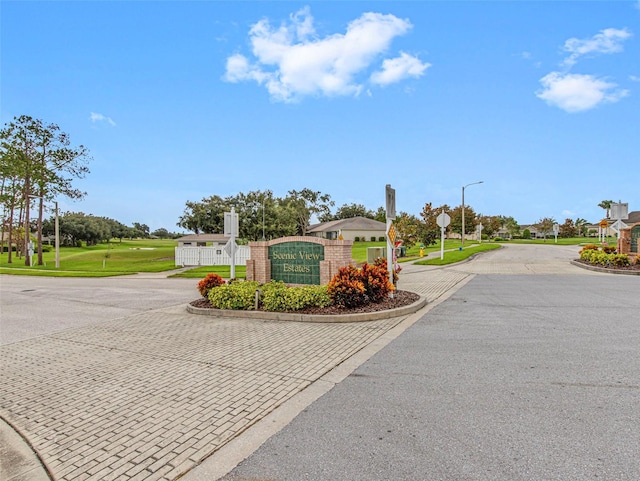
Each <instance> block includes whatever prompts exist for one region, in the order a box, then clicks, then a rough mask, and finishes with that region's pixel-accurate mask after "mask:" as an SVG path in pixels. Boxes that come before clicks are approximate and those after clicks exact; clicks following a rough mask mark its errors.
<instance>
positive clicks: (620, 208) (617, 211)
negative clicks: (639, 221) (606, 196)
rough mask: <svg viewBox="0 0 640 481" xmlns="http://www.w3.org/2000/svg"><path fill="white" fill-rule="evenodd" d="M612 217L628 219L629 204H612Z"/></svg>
mask: <svg viewBox="0 0 640 481" xmlns="http://www.w3.org/2000/svg"><path fill="white" fill-rule="evenodd" d="M611 218H612V219H621V220H627V219H628V218H629V204H626V203H625V204H623V203H621V202H620V203H618V204H611Z"/></svg>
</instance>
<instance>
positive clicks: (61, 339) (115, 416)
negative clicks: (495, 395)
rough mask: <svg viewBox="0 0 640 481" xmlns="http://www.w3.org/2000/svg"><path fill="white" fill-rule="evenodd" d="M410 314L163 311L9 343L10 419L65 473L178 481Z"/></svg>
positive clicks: (5, 397)
mask: <svg viewBox="0 0 640 481" xmlns="http://www.w3.org/2000/svg"><path fill="white" fill-rule="evenodd" d="M402 320H403V318H394V319H389V320H383V321H374V322H366V323H352V324H313V323H295V322H264V321H251V320H242V321H241V322H238V320H234V319H213V318H209V317H204V316H194V315H189V314H186V313H185V310H184V307H183V306H180V307H177V308H171V309H164V310H161V311H154V312H150V313H145V314H140V315H136V316H130V317H126V318H122V319H117V320H114V321H110V322H105V323H101V324H98V325H94V326H90V327H85V328H79V329H73V330H68V331H64V332H61V333H57V334H53V335H48V336H44V337H40V338H35V339H30V340H26V341H22V342H17V343H13V344H9V345H5V346H2V347H1V348H0V363H1V365H2V368H1V371H2V372H1V374H2V379H1V381H0V392H1V394H0V396H1V398H0V404H1V407H2V409H1V415H2V417H4V418H5V419H7V420H9V421H10V422H11V423H12V424H14V425H16V426H17V427H19V429H20V430H21V431H22V433H23V434H25V435H26V436H27V438H28V439H29V441H30V442H31V443H32V445H33V446H34V448H35V449H36V450H37V451H38V453H39V454H40V456H41V457H42V458H43V459H44V461H45V462H46V464H47V466H48V468H49V469H50V471H51V472H52V473H53V474H54V476H55V478H56V479H60V480H85V479H92V480H101V481H103V480H110V479H126V480H129V479H130V480H137V479H146V480H160V479H162V480H172V479H175V478H176V477H178V476H179V475H180V474H182V473H184V472H186V471H188V470H189V469H190V468H192V467H193V466H194V465H196V464H197V463H198V462H200V461H201V460H202V459H204V458H205V457H207V456H208V455H209V454H210V453H212V452H213V451H215V450H217V449H218V448H219V447H220V446H221V445H223V444H224V443H225V442H227V441H228V440H229V439H231V438H233V437H234V436H236V435H237V434H238V433H240V432H241V431H243V430H244V429H245V428H246V427H247V426H249V425H251V424H253V423H254V422H255V421H257V420H259V419H260V418H262V417H263V416H265V415H266V414H267V413H269V412H270V411H272V410H273V409H274V408H276V407H277V406H278V405H280V404H282V403H283V402H284V401H286V400H287V399H289V398H290V397H292V396H293V395H295V394H296V393H297V392H299V391H300V390H302V389H304V388H305V387H306V386H308V385H309V384H310V383H311V382H313V381H314V380H316V379H318V378H319V377H321V376H322V375H323V374H325V373H326V372H327V371H329V370H330V369H332V368H333V367H334V366H336V365H337V364H339V363H341V362H342V361H344V360H345V359H347V358H348V357H350V356H351V355H353V354H354V353H355V352H357V351H358V350H360V349H361V348H362V347H364V346H365V345H367V344H368V343H370V342H371V341H372V340H374V339H375V338H377V337H378V336H380V335H381V334H382V333H384V332H386V331H387V330H388V329H390V328H391V327H393V326H394V325H396V324H397V323H399V322H401V321H402Z"/></svg>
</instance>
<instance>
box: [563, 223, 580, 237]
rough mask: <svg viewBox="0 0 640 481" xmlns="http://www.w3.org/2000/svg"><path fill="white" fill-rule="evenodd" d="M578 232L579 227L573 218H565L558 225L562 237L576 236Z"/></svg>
mask: <svg viewBox="0 0 640 481" xmlns="http://www.w3.org/2000/svg"><path fill="white" fill-rule="evenodd" d="M577 234H578V229H577V228H576V225H575V223H574V222H573V220H572V219H565V221H564V223H563V224H560V225H559V226H558V236H560V237H565V238H566V237H575V236H576V235H577Z"/></svg>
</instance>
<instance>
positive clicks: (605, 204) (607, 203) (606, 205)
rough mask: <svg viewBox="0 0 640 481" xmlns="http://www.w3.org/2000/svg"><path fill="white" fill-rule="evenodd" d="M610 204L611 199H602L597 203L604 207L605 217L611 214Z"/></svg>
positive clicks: (611, 202)
mask: <svg viewBox="0 0 640 481" xmlns="http://www.w3.org/2000/svg"><path fill="white" fill-rule="evenodd" d="M611 204H613V201H612V200H603V201H602V202H600V203H599V204H598V207H600V208H601V209H604V212H605V214H604V217H605V219H608V218H609V216H610V215H611Z"/></svg>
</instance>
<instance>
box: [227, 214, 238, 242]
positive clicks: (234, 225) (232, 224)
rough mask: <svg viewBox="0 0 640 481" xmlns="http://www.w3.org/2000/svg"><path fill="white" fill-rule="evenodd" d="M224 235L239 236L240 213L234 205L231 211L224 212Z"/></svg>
mask: <svg viewBox="0 0 640 481" xmlns="http://www.w3.org/2000/svg"><path fill="white" fill-rule="evenodd" d="M224 236H225V237H237V236H238V214H236V212H235V209H234V208H233V207H232V208H231V212H225V213H224Z"/></svg>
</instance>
